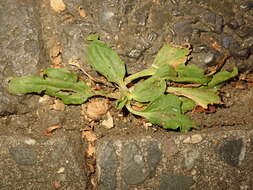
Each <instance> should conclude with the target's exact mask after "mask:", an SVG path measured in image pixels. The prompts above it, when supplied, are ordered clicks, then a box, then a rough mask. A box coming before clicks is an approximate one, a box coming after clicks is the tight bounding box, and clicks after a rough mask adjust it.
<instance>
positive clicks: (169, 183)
mask: <svg viewBox="0 0 253 190" xmlns="http://www.w3.org/2000/svg"><path fill="white" fill-rule="evenodd" d="M193 184H194V180H193V179H192V177H190V176H184V175H164V176H162V178H161V182H160V186H159V190H187V189H189V187H190V186H192V185H193Z"/></svg>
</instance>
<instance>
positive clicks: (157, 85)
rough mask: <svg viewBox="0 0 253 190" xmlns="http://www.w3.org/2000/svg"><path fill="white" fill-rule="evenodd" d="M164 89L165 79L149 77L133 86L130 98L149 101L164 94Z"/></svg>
mask: <svg viewBox="0 0 253 190" xmlns="http://www.w3.org/2000/svg"><path fill="white" fill-rule="evenodd" d="M165 90H166V82H165V80H162V79H159V78H156V77H150V78H148V79H146V80H144V81H140V82H139V83H137V84H136V85H135V86H134V87H133V91H132V92H131V94H132V98H133V99H134V100H137V101H139V102H150V101H153V100H154V99H156V98H157V97H159V96H161V95H162V94H164V92H165Z"/></svg>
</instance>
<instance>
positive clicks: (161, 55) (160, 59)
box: [153, 45, 191, 68]
mask: <svg viewBox="0 0 253 190" xmlns="http://www.w3.org/2000/svg"><path fill="white" fill-rule="evenodd" d="M190 52H191V51H190V50H189V48H184V47H175V46H172V45H164V46H163V47H162V48H161V49H160V50H159V52H158V54H157V55H156V57H155V60H154V63H153V66H154V67H160V66H161V65H164V64H166V65H170V66H172V67H174V68H176V67H177V66H178V65H180V64H183V63H185V62H186V61H187V59H188V55H189V54H190Z"/></svg>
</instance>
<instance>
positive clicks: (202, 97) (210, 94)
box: [167, 87, 220, 108]
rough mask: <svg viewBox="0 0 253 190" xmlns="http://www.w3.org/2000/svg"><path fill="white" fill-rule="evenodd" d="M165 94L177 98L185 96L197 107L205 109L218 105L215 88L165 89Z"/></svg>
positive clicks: (218, 100) (218, 98) (218, 99)
mask: <svg viewBox="0 0 253 190" xmlns="http://www.w3.org/2000/svg"><path fill="white" fill-rule="evenodd" d="M167 92H169V93H173V94H175V95H179V96H185V97H187V98H190V99H191V100H193V101H194V102H195V103H196V104H197V105H200V106H202V107H203V108H207V105H208V104H218V103H220V97H219V96H218V95H217V94H216V92H217V90H216V89H215V88H212V89H208V88H175V87H169V88H167Z"/></svg>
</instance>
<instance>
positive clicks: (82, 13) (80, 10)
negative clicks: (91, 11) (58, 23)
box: [77, 7, 87, 18]
mask: <svg viewBox="0 0 253 190" xmlns="http://www.w3.org/2000/svg"><path fill="white" fill-rule="evenodd" d="M77 11H78V12H79V15H80V16H81V17H83V18H85V17H86V16H87V13H86V11H85V10H84V9H83V8H82V7H78V9H77Z"/></svg>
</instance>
